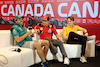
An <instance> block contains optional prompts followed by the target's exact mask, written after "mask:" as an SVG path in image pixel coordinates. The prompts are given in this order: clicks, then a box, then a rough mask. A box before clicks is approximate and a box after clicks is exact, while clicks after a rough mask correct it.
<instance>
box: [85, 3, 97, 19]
mask: <svg viewBox="0 0 100 67" xmlns="http://www.w3.org/2000/svg"><path fill="white" fill-rule="evenodd" d="M98 5H99V4H98V1H95V2H94V13H93V10H92V7H91V5H90V3H89V2H85V3H84V4H83V17H86V15H87V14H86V11H87V10H86V7H87V9H88V11H89V14H90V16H91V17H92V18H96V17H97V16H98Z"/></svg>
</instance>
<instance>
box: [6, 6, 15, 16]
mask: <svg viewBox="0 0 100 67" xmlns="http://www.w3.org/2000/svg"><path fill="white" fill-rule="evenodd" d="M10 14H12V15H13V16H15V14H14V8H13V5H10V6H9V10H8V16H9V15H10Z"/></svg>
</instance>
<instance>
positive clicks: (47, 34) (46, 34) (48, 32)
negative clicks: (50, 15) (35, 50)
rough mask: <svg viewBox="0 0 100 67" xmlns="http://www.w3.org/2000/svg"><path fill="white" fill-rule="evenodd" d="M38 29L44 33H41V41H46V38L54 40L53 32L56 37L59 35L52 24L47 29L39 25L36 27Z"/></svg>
mask: <svg viewBox="0 0 100 67" xmlns="http://www.w3.org/2000/svg"><path fill="white" fill-rule="evenodd" d="M36 28H37V29H39V30H41V31H42V33H40V39H45V38H46V37H49V38H50V39H52V32H53V33H54V34H55V35H56V34H58V33H57V31H56V27H55V25H51V24H50V23H49V25H48V26H47V27H45V26H43V24H40V23H39V24H37V25H36Z"/></svg>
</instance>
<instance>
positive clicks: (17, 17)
mask: <svg viewBox="0 0 100 67" xmlns="http://www.w3.org/2000/svg"><path fill="white" fill-rule="evenodd" d="M19 18H24V16H21V15H17V16H16V17H15V18H14V21H16V20H17V19H19Z"/></svg>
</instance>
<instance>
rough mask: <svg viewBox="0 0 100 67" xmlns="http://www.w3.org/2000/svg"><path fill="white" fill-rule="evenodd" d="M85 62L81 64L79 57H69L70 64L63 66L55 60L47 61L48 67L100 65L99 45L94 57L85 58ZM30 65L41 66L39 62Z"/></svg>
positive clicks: (91, 66) (89, 66) (94, 66)
mask: <svg viewBox="0 0 100 67" xmlns="http://www.w3.org/2000/svg"><path fill="white" fill-rule="evenodd" d="M87 61H88V62H87V63H85V64H82V63H81V62H80V61H79V58H75V59H70V62H71V63H70V65H69V66H65V65H64V64H63V63H59V62H58V61H57V60H55V61H54V60H51V61H49V63H50V67H100V47H96V57H94V58H87ZM30 67H41V64H40V63H38V64H34V65H32V66H30Z"/></svg>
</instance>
